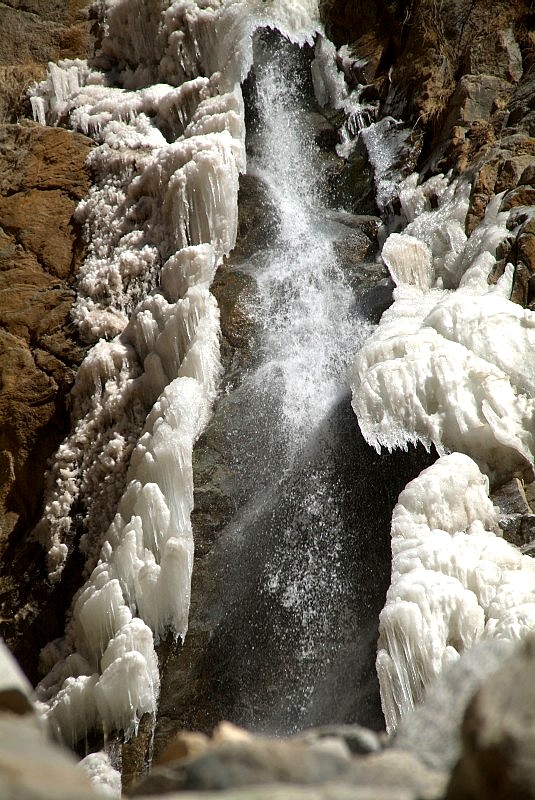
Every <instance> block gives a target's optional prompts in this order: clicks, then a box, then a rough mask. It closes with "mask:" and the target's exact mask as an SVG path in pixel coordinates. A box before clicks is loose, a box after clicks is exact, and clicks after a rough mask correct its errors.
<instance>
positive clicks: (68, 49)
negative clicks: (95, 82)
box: [0, 0, 91, 123]
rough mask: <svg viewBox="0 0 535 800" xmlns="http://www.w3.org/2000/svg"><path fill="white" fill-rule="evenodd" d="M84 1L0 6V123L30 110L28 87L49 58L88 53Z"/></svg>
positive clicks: (35, 1)
mask: <svg viewBox="0 0 535 800" xmlns="http://www.w3.org/2000/svg"><path fill="white" fill-rule="evenodd" d="M87 7H88V3H87V0H66V1H65V2H59V1H58V0H29V2H25V3H21V2H19V0H10V1H9V2H6V3H2V4H0V31H2V36H1V37H0V123H3V122H16V121H17V120H18V119H20V118H21V116H24V115H26V114H28V113H29V102H28V98H27V95H26V89H27V87H28V85H29V84H30V83H31V82H32V81H36V80H42V79H43V78H44V77H45V67H46V64H47V63H48V62H49V61H57V60H58V59H60V58H76V57H82V58H83V57H85V56H86V55H88V54H89V52H90V48H91V44H90V38H89V33H90V28H91V20H90V19H89V14H88V11H87Z"/></svg>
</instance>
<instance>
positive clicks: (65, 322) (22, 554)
mask: <svg viewBox="0 0 535 800" xmlns="http://www.w3.org/2000/svg"><path fill="white" fill-rule="evenodd" d="M90 147H91V142H90V141H89V140H88V139H86V138H85V137H83V136H80V135H78V134H73V133H69V132H67V131H64V130H61V129H51V128H43V127H41V126H39V125H36V124H34V123H30V122H27V123H25V124H20V125H7V126H4V127H3V128H2V129H1V130H0V174H1V176H2V177H1V179H0V192H1V195H0V292H1V303H0V370H1V386H0V459H1V460H2V470H1V472H0V503H1V506H0V550H1V556H2V563H3V565H4V566H3V569H2V583H1V590H0V591H1V595H2V604H3V605H2V612H3V613H2V616H3V617H4V619H5V620H9V622H8V623H7V624H6V625H5V629H4V636H5V637H6V640H7V641H8V642H9V644H10V646H11V647H12V648H13V649H14V651H15V652H17V654H18V655H19V658H21V660H22V662H23V663H24V665H25V667H26V668H27V669H28V671H29V672H30V674H32V676H33V675H34V674H35V673H34V672H33V670H34V669H35V653H36V650H38V648H39V641H35V640H34V641H28V628H27V626H28V625H29V624H30V622H31V621H32V617H33V615H34V614H35V613H36V609H35V602H34V601H32V600H30V598H29V597H28V596H27V593H28V591H32V592H34V593H35V590H36V586H35V583H36V581H37V582H39V583H41V588H40V589H37V591H40V593H41V594H43V592H44V591H45V587H44V585H43V582H44V573H43V571H42V568H43V564H42V563H40V548H39V546H38V545H37V544H36V543H33V544H32V543H31V542H30V541H29V540H28V538H27V536H28V532H29V530H31V528H32V526H33V525H34V524H35V522H36V521H37V519H38V515H39V511H40V507H39V503H40V498H41V492H42V488H43V481H44V473H45V470H46V467H47V462H48V459H49V458H50V456H51V455H52V453H53V452H54V451H55V449H56V447H57V446H58V444H59V442H60V441H61V439H62V437H63V436H64V435H65V432H66V430H67V426H68V412H67V409H66V405H65V403H66V395H67V393H68V391H69V389H70V387H71V385H72V382H73V380H74V374H75V370H76V367H77V365H78V364H79V363H80V361H81V359H82V357H83V355H84V350H83V348H82V347H81V346H80V343H79V341H78V338H77V335H76V331H75V330H74V329H73V326H72V325H71V323H70V320H69V314H70V308H71V304H72V301H73V297H74V292H73V281H74V277H75V274H76V271H77V268H78V266H79V264H80V260H81V257H82V255H83V251H82V246H81V242H80V232H79V230H78V228H77V225H76V223H75V222H74V219H73V213H74V210H75V208H76V205H77V203H78V201H79V200H80V199H81V198H82V197H83V196H84V195H85V194H86V193H87V192H88V190H89V186H90V181H91V176H90V174H89V170H88V168H87V167H86V166H85V160H86V158H87V155H88V153H89V150H90ZM22 576H24V578H22ZM37 605H39V606H40V605H41V601H40V602H39V603H38V604H37ZM53 616H57V610H56V611H55V612H54V615H53ZM40 627H41V626H40ZM32 630H33V629H32ZM60 630H61V629H59V630H58V633H59V632H60ZM23 631H24V633H23ZM49 633H50V631H47V632H44V631H43V634H44V636H46V637H48V636H49ZM45 642H46V638H45V639H44V641H42V644H44V643H45ZM31 653H33V655H32V654H31ZM32 662H33V663H32ZM32 667H33V670H32Z"/></svg>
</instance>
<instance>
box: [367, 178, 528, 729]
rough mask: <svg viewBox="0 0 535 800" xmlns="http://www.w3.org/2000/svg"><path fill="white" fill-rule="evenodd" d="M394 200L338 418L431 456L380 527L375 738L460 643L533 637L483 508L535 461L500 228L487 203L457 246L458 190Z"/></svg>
mask: <svg viewBox="0 0 535 800" xmlns="http://www.w3.org/2000/svg"><path fill="white" fill-rule="evenodd" d="M398 190H399V196H400V201H401V207H402V211H403V214H404V217H405V220H406V222H407V224H406V226H405V228H404V229H403V230H402V231H401V232H396V233H392V234H391V235H390V236H389V237H388V238H387V239H386V241H385V243H384V246H383V250H382V257H383V260H384V262H385V264H386V265H387V267H388V269H389V270H390V273H391V276H392V278H393V280H394V283H395V284H396V289H395V291H394V303H393V305H392V306H391V308H390V309H389V310H388V311H387V312H386V313H385V314H384V315H383V317H382V319H381V322H380V324H379V326H378V327H377V329H376V331H375V332H374V334H373V335H372V336H371V337H370V338H369V339H368V341H367V342H366V343H365V345H364V347H363V348H362V350H361V352H360V353H359V354H358V356H357V358H356V359H355V362H354V365H353V370H352V384H353V405H354V408H355V411H356V413H357V416H358V419H359V423H360V426H361V429H362V431H363V433H364V436H365V437H366V438H367V440H368V441H369V442H370V443H371V444H373V445H374V446H375V447H376V448H378V449H379V448H380V447H381V446H385V447H387V448H389V449H391V448H393V447H406V446H407V443H409V442H416V441H421V442H423V443H424V444H425V445H426V446H428V447H429V446H430V445H431V444H433V445H434V446H435V447H436V449H437V450H438V452H439V454H441V456H442V457H441V458H440V459H439V460H438V461H437V462H436V464H435V465H434V466H432V467H431V468H429V469H428V470H425V471H424V472H423V473H422V474H421V475H420V476H419V477H418V478H417V479H416V480H414V481H413V482H412V483H410V484H409V485H408V487H407V488H406V489H405V491H404V492H402V494H401V495H400V498H399V502H398V505H397V506H396V508H395V510H394V515H393V519H392V583H391V586H390V589H389V591H388V594H387V600H386V605H385V608H384V610H383V612H382V614H381V617H380V628H379V630H380V638H379V650H378V657H377V671H378V675H379V681H380V686H381V697H382V704H383V711H384V714H385V719H386V722H387V727H388V729H389V730H393V729H394V728H395V726H396V724H397V722H398V720H399V718H400V716H401V715H403V714H404V713H405V712H406V711H407V710H409V709H410V708H412V706H413V705H414V704H415V703H417V702H419V701H420V700H422V699H423V697H424V695H425V689H426V687H427V686H428V685H429V683H431V682H432V680H433V679H434V678H435V677H436V676H437V675H438V673H439V672H440V671H441V670H442V669H443V667H444V666H445V665H447V664H448V663H450V662H451V661H452V660H454V659H457V658H458V657H459V654H460V653H462V652H463V651H464V650H465V649H467V648H469V647H470V646H471V645H472V644H473V643H474V642H475V641H476V640H478V639H480V638H488V637H494V638H503V639H513V640H515V639H518V638H520V637H522V636H523V635H524V634H525V633H526V632H527V631H529V630H532V629H533V628H534V627H535V565H534V562H533V560H532V559H530V558H529V557H527V556H523V555H521V554H520V552H519V551H518V550H517V549H516V548H515V547H514V546H512V545H510V544H508V543H507V542H505V541H504V540H503V539H502V538H500V536H497V535H496V531H497V530H498V528H497V517H496V514H495V512H494V509H493V506H492V503H491V502H490V500H489V499H488V477H487V476H489V477H490V478H491V479H492V480H493V481H497V482H499V481H500V480H501V479H503V478H509V477H510V475H511V474H512V473H513V472H514V471H521V472H523V473H524V474H525V475H527V476H531V475H532V474H533V473H532V469H533V456H534V453H535V439H534V436H535V430H534V427H533V421H532V420H533V418H534V412H535V399H534V398H535V384H534V382H533V377H534V375H533V370H532V367H531V357H530V353H532V351H533V345H534V344H535V314H534V313H533V312H532V311H530V310H528V309H524V308H521V307H520V306H518V305H516V304H514V303H512V302H511V301H510V300H509V299H508V298H509V295H510V291H511V280H512V269H513V268H512V265H509V266H508V267H507V268H506V270H505V273H504V275H503V277H502V278H501V279H500V281H499V282H498V284H497V285H496V286H492V287H491V286H489V284H488V281H487V277H488V275H489V273H490V271H491V269H492V267H493V266H494V264H495V251H496V247H497V245H498V243H500V242H501V241H503V239H504V238H505V237H506V236H507V235H508V234H509V230H508V228H507V224H509V227H512V226H513V227H514V219H513V218H512V217H511V216H510V215H509V214H508V213H500V212H499V207H500V202H501V197H500V196H498V197H496V198H495V199H494V200H493V201H492V202H491V203H490V204H489V206H488V208H487V212H486V216H485V218H484V220H483V221H482V223H481V224H480V225H479V227H478V228H477V229H476V230H475V231H474V233H473V234H472V235H471V236H470V237H469V238H467V237H466V235H465V233H464V219H465V216H466V211H467V199H468V196H467V187H466V186H463V184H462V183H461V182H459V181H453V182H450V181H449V180H447V179H446V178H444V177H443V176H436V177H434V178H431V179H430V180H429V181H427V182H426V183H424V184H422V185H419V184H418V180H417V176H416V175H414V176H411V177H410V178H409V179H407V180H406V181H405V182H403V183H402V184H401V186H400V187H398ZM431 200H432V202H431ZM447 453H451V455H446V454H447ZM482 472H483V473H485V475H483V474H482Z"/></svg>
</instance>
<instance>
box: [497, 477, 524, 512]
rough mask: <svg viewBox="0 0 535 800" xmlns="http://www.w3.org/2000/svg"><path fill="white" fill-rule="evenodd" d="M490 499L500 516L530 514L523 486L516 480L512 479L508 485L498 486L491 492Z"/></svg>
mask: <svg viewBox="0 0 535 800" xmlns="http://www.w3.org/2000/svg"><path fill="white" fill-rule="evenodd" d="M491 499H492V502H493V503H494V505H495V506H498V508H499V509H500V511H501V513H502V514H530V513H531V509H530V507H529V504H528V501H527V498H526V493H525V491H524V486H523V485H522V481H520V480H519V479H518V478H512V479H511V480H510V481H509V482H508V483H504V484H503V485H502V486H499V487H498V489H496V490H495V491H494V492H492V495H491Z"/></svg>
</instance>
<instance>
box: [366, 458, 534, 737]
mask: <svg viewBox="0 0 535 800" xmlns="http://www.w3.org/2000/svg"><path fill="white" fill-rule="evenodd" d="M496 531H498V526H497V514H496V511H495V509H494V506H493V505H492V502H491V501H490V500H489V498H488V479H487V478H486V477H485V476H484V475H482V474H481V472H480V471H479V469H478V468H477V465H476V464H475V463H474V462H473V461H472V460H471V459H470V458H469V457H468V456H465V455H462V454H460V453H452V454H451V455H448V456H443V457H442V458H440V459H439V460H438V461H437V462H436V463H435V464H433V466H431V467H429V468H428V469H426V470H424V471H423V472H422V473H421V474H420V475H419V476H418V478H416V479H415V480H413V481H411V483H409V484H408V486H407V487H406V488H405V490H404V491H403V492H402V493H401V495H400V496H399V500H398V504H397V505H396V507H395V509H394V513H393V516H392V582H391V585H390V588H389V590H388V593H387V598H386V604H385V607H384V609H383V611H382V612H381V615H380V621H379V642H378V655H377V673H378V676H379V683H380V687H381V698H382V705H383V711H384V714H385V720H386V723H387V729H388V730H389V731H392V730H394V729H395V727H396V724H397V723H398V721H399V719H400V717H401V716H402V715H403V714H404V713H406V712H407V711H408V710H410V709H411V708H413V706H414V705H415V704H416V703H418V702H420V701H422V700H423V698H424V696H425V690H426V687H427V686H428V685H429V684H430V683H431V682H432V681H433V679H434V678H435V677H436V676H437V675H438V674H439V673H440V672H441V671H442V669H443V668H444V667H445V666H447V665H448V664H449V663H451V662H452V661H454V660H456V659H458V658H459V656H460V654H461V653H462V652H463V651H464V650H466V649H468V648H469V647H471V646H472V645H473V644H474V643H475V642H476V641H477V640H478V639H481V638H502V639H513V640H517V639H520V638H522V636H524V635H525V634H526V633H528V632H529V631H530V630H533V627H534V625H535V561H534V560H533V559H532V558H530V557H529V556H525V555H521V554H520V552H519V551H518V549H517V548H516V547H514V546H513V545H511V544H509V543H508V542H506V541H505V540H504V539H502V538H501V537H500V536H498V535H496Z"/></svg>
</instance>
